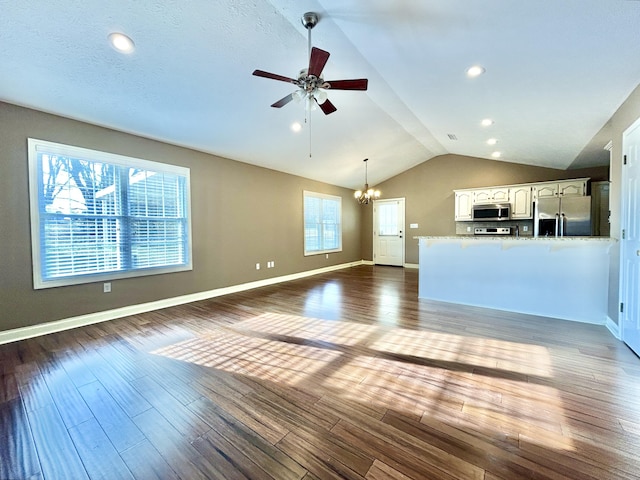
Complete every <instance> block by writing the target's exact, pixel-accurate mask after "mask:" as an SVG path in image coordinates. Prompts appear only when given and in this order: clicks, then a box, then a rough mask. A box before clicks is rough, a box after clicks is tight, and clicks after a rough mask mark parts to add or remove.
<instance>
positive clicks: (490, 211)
mask: <svg viewBox="0 0 640 480" xmlns="http://www.w3.org/2000/svg"><path fill="white" fill-rule="evenodd" d="M472 212H473V213H472V216H473V220H475V221H477V222H489V221H491V222H501V221H503V220H511V205H510V204H509V203H487V204H482V205H474V206H473V210H472Z"/></svg>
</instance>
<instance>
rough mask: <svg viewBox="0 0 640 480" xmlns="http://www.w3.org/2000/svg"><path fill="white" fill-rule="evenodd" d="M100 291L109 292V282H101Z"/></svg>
mask: <svg viewBox="0 0 640 480" xmlns="http://www.w3.org/2000/svg"><path fill="white" fill-rule="evenodd" d="M102 293H111V282H105V283H103V284H102Z"/></svg>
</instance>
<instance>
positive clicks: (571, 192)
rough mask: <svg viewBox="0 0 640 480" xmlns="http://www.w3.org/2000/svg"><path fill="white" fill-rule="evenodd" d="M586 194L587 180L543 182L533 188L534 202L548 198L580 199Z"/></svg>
mask: <svg viewBox="0 0 640 480" xmlns="http://www.w3.org/2000/svg"><path fill="white" fill-rule="evenodd" d="M586 194H587V179H584V178H581V179H578V180H567V181H562V182H548V183H547V182H545V183H539V184H536V185H535V186H534V200H535V199H538V198H549V197H582V196H584V195H586Z"/></svg>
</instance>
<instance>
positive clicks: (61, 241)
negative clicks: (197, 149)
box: [29, 138, 192, 289]
mask: <svg viewBox="0 0 640 480" xmlns="http://www.w3.org/2000/svg"><path fill="white" fill-rule="evenodd" d="M29 190H30V200H31V237H32V254H33V281H34V288H36V289H38V288H48V287H57V286H61V285H74V284H79V283H88V282H96V281H103V280H110V279H116V278H124V277H134V276H141V275H150V274H157V273H168V272H176V271H183V270H191V268H192V267H191V226H190V221H189V217H190V206H189V196H190V193H189V169H188V168H184V167H177V166H172V165H166V164H162V163H156V162H150V161H147V160H140V159H137V158H129V157H123V156H120V155H114V154H109V153H103V152H97V151H94V150H88V149H85V148H80V147H73V146H69V145H61V144H57V143H52V142H46V141H43V140H35V139H32V138H30V139H29Z"/></svg>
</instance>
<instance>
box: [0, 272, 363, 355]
mask: <svg viewBox="0 0 640 480" xmlns="http://www.w3.org/2000/svg"><path fill="white" fill-rule="evenodd" d="M358 265H369V263H366V261H364V260H359V261H356V262H349V263H342V264H339V265H332V266H329V267H323V268H318V269H316V270H308V271H306V272H299V273H292V274H290V275H283V276H281V277H273V278H267V279H264V280H257V281H255V282H249V283H243V284H240V285H232V286H230V287H223V288H216V289H215V290H208V291H206V292H199V293H192V294H189V295H182V296H180V297H173V298H165V299H163V300H157V301H155V302H148V303H141V304H139V305H130V306H128V307H122V308H115V309H113V310H105V311H103V312H96V313H89V314H87V315H79V316H77V317H71V318H64V319H62V320H56V321H53V322H47V323H41V324H38V325H32V326H29V327H21V328H15V329H12V330H5V331H3V332H0V345H2V344H5V343H11V342H17V341H18V340H25V339H27V338H33V337H38V336H40V335H47V334H49V333H56V332H62V331H64V330H70V329H72V328H77V327H82V326H85V325H92V324H94V323H100V322H106V321H108V320H115V319H116V318H122V317H127V316H129V315H137V314H140V313H145V312H151V311H153V310H160V309H161V308H167V307H174V306H176V305H183V304H185V303H191V302H197V301H199V300H207V299H209V298H214V297H219V296H221V295H228V294H230V293H237V292H243V291H245V290H251V289H253V288H259V287H266V286H268V285H274V284H276V283H282V282H288V281H291V280H297V279H300V278H305V277H310V276H313V275H318V274H321V273H327V272H332V271H334V270H341V269H344V268H350V267H357V266H358ZM371 265H373V263H371Z"/></svg>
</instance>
